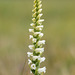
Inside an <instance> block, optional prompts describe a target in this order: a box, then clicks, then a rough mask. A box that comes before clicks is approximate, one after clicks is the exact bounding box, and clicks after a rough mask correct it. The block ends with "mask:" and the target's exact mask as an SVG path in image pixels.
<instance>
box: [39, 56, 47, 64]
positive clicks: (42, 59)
mask: <svg viewBox="0 0 75 75" xmlns="http://www.w3.org/2000/svg"><path fill="white" fill-rule="evenodd" d="M45 59H46V58H45V57H42V58H38V60H39V61H40V63H41V62H44V61H45Z"/></svg>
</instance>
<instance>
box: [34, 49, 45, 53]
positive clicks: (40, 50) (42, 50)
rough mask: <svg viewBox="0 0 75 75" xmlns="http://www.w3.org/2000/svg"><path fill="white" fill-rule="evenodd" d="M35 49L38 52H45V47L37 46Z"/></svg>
mask: <svg viewBox="0 0 75 75" xmlns="http://www.w3.org/2000/svg"><path fill="white" fill-rule="evenodd" d="M35 51H36V53H38V52H39V53H42V52H44V48H36V49H35Z"/></svg>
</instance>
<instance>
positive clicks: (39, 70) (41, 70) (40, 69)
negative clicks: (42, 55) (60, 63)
mask: <svg viewBox="0 0 75 75" xmlns="http://www.w3.org/2000/svg"><path fill="white" fill-rule="evenodd" d="M42 72H44V73H45V72H46V67H43V68H39V69H38V73H39V74H41V73H42Z"/></svg>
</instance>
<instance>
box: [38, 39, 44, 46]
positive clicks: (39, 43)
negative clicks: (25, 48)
mask: <svg viewBox="0 0 75 75" xmlns="http://www.w3.org/2000/svg"><path fill="white" fill-rule="evenodd" d="M37 44H38V45H41V44H45V40H42V41H38V43H37Z"/></svg>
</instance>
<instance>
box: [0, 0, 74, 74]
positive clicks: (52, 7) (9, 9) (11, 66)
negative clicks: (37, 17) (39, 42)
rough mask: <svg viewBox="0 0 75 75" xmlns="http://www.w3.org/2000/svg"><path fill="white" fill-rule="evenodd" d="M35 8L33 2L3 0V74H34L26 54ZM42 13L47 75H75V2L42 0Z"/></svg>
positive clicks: (0, 51) (0, 42) (0, 14)
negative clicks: (30, 70) (30, 69)
mask: <svg viewBox="0 0 75 75" xmlns="http://www.w3.org/2000/svg"><path fill="white" fill-rule="evenodd" d="M32 6H33V0H0V75H31V74H30V73H29V68H28V65H27V55H26V52H27V51H30V50H29V48H28V45H29V44H31V41H30V40H29V34H30V33H29V32H28V29H29V28H31V27H30V23H32V21H31V19H32V12H31V11H32V9H33V7H32ZM43 14H44V15H43V17H42V18H44V19H45V22H44V23H43V25H44V29H43V33H44V37H43V38H42V39H45V40H46V45H45V52H44V54H43V56H45V57H46V61H45V62H44V63H42V64H41V67H42V66H44V65H45V66H46V67H47V72H46V74H45V75H75V1H74V0H43ZM24 64H25V65H24ZM23 66H24V67H23Z"/></svg>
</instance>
